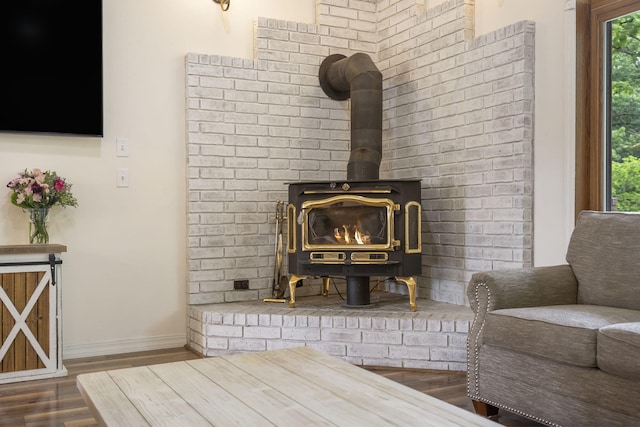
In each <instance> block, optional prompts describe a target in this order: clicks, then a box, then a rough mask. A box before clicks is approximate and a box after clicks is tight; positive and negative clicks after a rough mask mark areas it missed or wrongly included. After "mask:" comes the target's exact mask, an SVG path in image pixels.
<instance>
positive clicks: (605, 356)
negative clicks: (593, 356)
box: [598, 322, 640, 381]
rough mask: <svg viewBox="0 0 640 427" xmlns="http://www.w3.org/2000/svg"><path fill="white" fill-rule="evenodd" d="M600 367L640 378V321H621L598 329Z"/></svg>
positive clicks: (627, 376) (632, 377) (617, 373)
mask: <svg viewBox="0 0 640 427" xmlns="http://www.w3.org/2000/svg"><path fill="white" fill-rule="evenodd" d="M598 367H599V368H600V369H602V370H603V371H604V372H608V373H610V374H614V375H618V376H620V377H623V378H628V379H634V380H636V381H637V380H640V322H633V323H619V324H616V325H611V326H606V327H604V328H602V329H600V331H598Z"/></svg>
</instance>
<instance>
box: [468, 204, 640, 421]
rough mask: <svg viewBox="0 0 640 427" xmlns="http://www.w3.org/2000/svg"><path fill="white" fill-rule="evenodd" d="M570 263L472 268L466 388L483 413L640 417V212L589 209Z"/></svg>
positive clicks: (556, 417) (538, 417)
mask: <svg viewBox="0 0 640 427" xmlns="http://www.w3.org/2000/svg"><path fill="white" fill-rule="evenodd" d="M567 262H568V264H566V265H558V266H551V267H536V268H529V269H523V270H502V271H491V272H483V273H477V274H474V275H473V277H472V279H471V281H470V283H469V286H468V288H467V295H468V297H469V301H470V303H471V307H472V309H473V310H474V312H475V319H474V322H473V325H472V327H471V331H470V332H469V338H468V349H467V350H468V372H467V377H468V395H469V397H471V399H472V400H473V401H474V406H475V408H476V411H477V412H478V413H480V414H484V415H491V414H495V413H497V412H498V409H499V408H502V409H505V410H508V411H511V412H515V413H518V414H520V415H522V416H525V417H528V418H530V419H533V420H535V421H538V422H541V423H544V424H548V425H554V426H581V427H584V426H604V425H606V426H633V425H640V214H629V213H617V212H616V213H614V212H609V213H604V212H582V213H581V214H580V217H579V218H578V221H577V223H576V227H575V230H574V232H573V234H572V237H571V241H570V244H569V248H568V252H567Z"/></svg>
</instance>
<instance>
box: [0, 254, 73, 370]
mask: <svg viewBox="0 0 640 427" xmlns="http://www.w3.org/2000/svg"><path fill="white" fill-rule="evenodd" d="M63 252H66V247H65V246H63V245H19V246H0V343H1V344H0V383H8V382H15V381H24V380H30V379H40V378H50V377H56V376H63V375H66V374H67V371H66V369H65V368H64V366H63V365H62V334H61V317H60V312H61V310H60V309H61V292H60V291H61V280H60V278H61V264H62V259H61V253H63Z"/></svg>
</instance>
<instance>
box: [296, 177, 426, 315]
mask: <svg viewBox="0 0 640 427" xmlns="http://www.w3.org/2000/svg"><path fill="white" fill-rule="evenodd" d="M287 218H288V226H287V227H288V229H287V254H288V268H289V273H290V274H291V276H290V280H289V288H290V293H291V300H290V305H291V306H294V305H295V284H296V283H297V282H298V281H299V280H300V279H303V278H308V277H322V278H323V284H324V286H323V293H325V294H326V292H328V284H329V277H330V276H344V277H346V278H347V305H348V306H363V305H369V303H370V302H369V277H371V276H379V277H384V278H388V277H395V279H396V280H399V281H402V282H404V283H406V284H407V286H408V288H409V297H410V306H411V309H412V310H415V308H416V307H415V280H414V279H413V277H412V276H416V275H419V274H420V273H421V258H422V257H421V254H422V241H421V206H420V181H419V180H402V181H401V180H375V181H344V182H297V183H292V184H289V205H288V206H287Z"/></svg>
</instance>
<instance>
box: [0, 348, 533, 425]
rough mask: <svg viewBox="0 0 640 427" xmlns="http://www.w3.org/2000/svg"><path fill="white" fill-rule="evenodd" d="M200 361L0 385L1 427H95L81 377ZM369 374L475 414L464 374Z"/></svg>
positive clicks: (74, 367) (156, 357)
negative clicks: (81, 388)
mask: <svg viewBox="0 0 640 427" xmlns="http://www.w3.org/2000/svg"><path fill="white" fill-rule="evenodd" d="M198 357H199V356H198V355H196V354H194V353H192V352H190V351H188V350H186V349H184V348H177V349H169V350H156V351H150V352H140V353H130V354H122V355H112V356H102V357H90V358H83V359H73V360H66V361H65V367H66V368H67V370H68V371H69V375H68V376H67V377H62V378H52V379H47V380H38V381H25V382H19V383H12V384H3V385H0V426H2V427H5V426H6V427H22V426H24V427H40V426H64V427H81V426H95V425H96V422H95V420H94V419H93V418H92V415H91V412H90V411H89V409H88V408H87V406H86V405H85V402H84V400H83V399H82V396H80V392H79V391H78V389H77V387H76V376H77V375H78V374H82V373H87V372H97V371H104V370H107V369H118V368H128V367H133V366H144V365H151V364H156V363H167V362H175V361H180V360H190V359H197V358H198ZM370 370H371V371H373V372H376V373H378V374H380V375H383V376H385V377H387V378H389V379H391V380H393V381H396V382H399V383H401V384H404V385H406V386H408V387H411V388H414V389H416V390H419V391H422V392H424V393H427V394H430V395H432V396H434V397H436V398H438V399H441V400H444V401H446V402H449V403H451V404H453V405H456V406H459V407H461V408H464V409H467V410H469V411H473V409H472V406H471V402H470V401H469V399H468V398H467V397H466V376H465V375H464V374H463V373H456V372H440V371H422V370H405V369H387V368H384V369H383V368H370ZM501 412H502V411H501ZM497 421H498V422H499V423H500V424H502V425H507V426H537V425H538V424H535V423H533V422H531V421H527V420H524V419H522V418H520V417H517V416H514V415H510V414H506V413H505V414H503V415H501V416H500V418H499V419H498V420H497ZM123 427H125V426H123Z"/></svg>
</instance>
